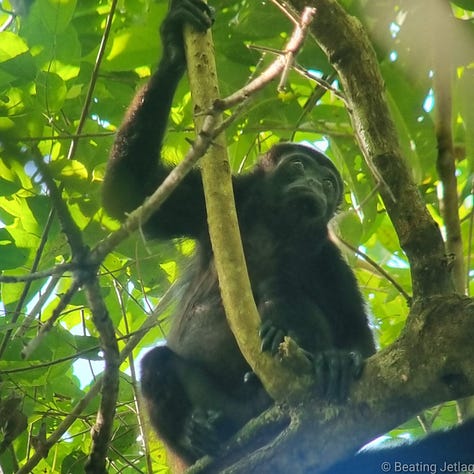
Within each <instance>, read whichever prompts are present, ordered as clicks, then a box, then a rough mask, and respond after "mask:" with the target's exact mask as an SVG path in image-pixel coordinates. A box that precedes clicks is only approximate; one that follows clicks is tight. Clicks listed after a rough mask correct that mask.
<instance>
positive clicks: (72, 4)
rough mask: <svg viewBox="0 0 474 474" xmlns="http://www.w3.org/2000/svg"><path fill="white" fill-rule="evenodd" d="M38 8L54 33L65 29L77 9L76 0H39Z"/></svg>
mask: <svg viewBox="0 0 474 474" xmlns="http://www.w3.org/2000/svg"><path fill="white" fill-rule="evenodd" d="M37 1H38V8H39V12H40V15H41V20H42V21H43V23H44V25H45V26H46V28H48V30H49V31H51V32H54V33H61V32H62V31H64V30H65V29H66V28H67V26H68V25H69V22H70V21H71V19H72V15H73V14H74V10H75V9H76V0H37Z"/></svg>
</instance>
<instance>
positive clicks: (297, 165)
mask: <svg viewBox="0 0 474 474" xmlns="http://www.w3.org/2000/svg"><path fill="white" fill-rule="evenodd" d="M290 168H291V171H294V172H297V173H304V164H303V162H302V161H300V160H294V161H291V162H290Z"/></svg>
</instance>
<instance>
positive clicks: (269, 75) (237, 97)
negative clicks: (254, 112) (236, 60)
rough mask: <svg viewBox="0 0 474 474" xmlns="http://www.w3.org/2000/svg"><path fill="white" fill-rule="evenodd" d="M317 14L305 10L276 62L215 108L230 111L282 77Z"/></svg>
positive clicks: (308, 9) (218, 102)
mask: <svg viewBox="0 0 474 474" xmlns="http://www.w3.org/2000/svg"><path fill="white" fill-rule="evenodd" d="M315 13H316V9H314V8H309V7H306V8H304V10H303V13H302V15H301V22H299V23H298V25H297V27H296V28H295V30H294V31H293V34H292V35H291V37H290V39H289V41H288V43H287V45H286V47H285V49H284V50H283V51H282V53H281V55H280V56H279V57H278V58H277V59H276V60H275V61H273V62H272V63H271V64H270V65H269V66H268V67H267V68H266V69H265V70H264V71H263V72H262V73H261V74H260V75H259V76H258V77H257V78H256V79H254V80H253V81H251V82H249V83H248V84H247V85H246V86H244V87H242V89H240V90H238V91H237V92H235V93H233V94H231V95H229V96H228V97H226V98H225V99H218V100H216V101H215V103H214V107H213V108H214V109H215V110H218V111H224V110H226V109H230V108H231V107H233V106H234V105H236V104H239V103H241V102H244V100H246V98H247V97H248V96H250V95H252V94H255V93H256V92H258V91H259V90H261V89H263V87H265V86H266V85H267V84H268V83H269V82H271V81H272V80H273V79H275V78H276V77H278V76H279V75H281V74H282V72H283V71H284V70H285V68H286V67H287V66H288V63H289V62H291V63H293V58H294V57H295V56H296V54H297V53H298V52H299V50H300V49H301V47H302V46H303V43H304V39H305V37H306V34H307V31H308V27H309V25H310V23H311V21H312V20H313V18H314V14H315Z"/></svg>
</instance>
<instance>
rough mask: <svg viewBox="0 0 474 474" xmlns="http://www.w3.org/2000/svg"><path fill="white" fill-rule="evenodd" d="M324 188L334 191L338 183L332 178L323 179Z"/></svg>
mask: <svg viewBox="0 0 474 474" xmlns="http://www.w3.org/2000/svg"><path fill="white" fill-rule="evenodd" d="M323 188H324V189H325V190H326V191H334V190H335V189H336V183H335V182H334V180H332V179H330V178H324V179H323Z"/></svg>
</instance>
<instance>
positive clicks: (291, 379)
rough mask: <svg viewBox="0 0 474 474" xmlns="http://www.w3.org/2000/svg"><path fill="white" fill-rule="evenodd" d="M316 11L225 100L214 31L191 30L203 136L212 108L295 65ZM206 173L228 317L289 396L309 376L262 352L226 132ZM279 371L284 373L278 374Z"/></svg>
mask: <svg viewBox="0 0 474 474" xmlns="http://www.w3.org/2000/svg"><path fill="white" fill-rule="evenodd" d="M313 13H314V12H313V11H312V9H306V10H305V11H304V13H303V15H302V21H301V24H300V25H298V27H297V28H296V29H295V32H294V34H293V35H292V36H291V38H290V40H289V42H288V44H287V47H286V48H285V50H284V52H283V54H282V55H281V56H280V57H279V58H278V59H277V60H276V61H275V62H274V63H272V64H271V65H270V66H269V67H268V68H267V69H266V70H265V71H264V72H263V73H262V74H261V75H260V76H259V78H258V79H257V80H255V81H252V82H251V83H250V84H248V85H247V86H245V87H244V88H243V89H241V90H240V91H238V92H237V93H235V94H233V95H232V96H230V97H228V98H226V99H224V100H218V97H219V92H218V84H217V73H216V67H215V60H214V53H213V46H212V37H211V33H210V32H209V31H208V32H207V33H206V34H201V33H196V32H194V31H192V30H191V29H189V30H186V31H185V39H186V46H187V64H188V75H189V82H190V89H191V94H192V97H193V103H194V113H195V117H196V122H197V126H196V128H197V130H199V131H201V132H200V134H202V126H203V125H202V122H203V113H204V112H206V111H209V110H211V109H212V107H214V110H215V111H216V112H218V111H219V110H220V109H225V108H228V107H231V106H233V105H236V104H238V103H242V102H243V101H245V100H246V99H247V98H248V96H249V95H250V94H252V93H255V92H256V91H258V90H260V89H261V88H262V87H263V86H264V85H265V84H267V83H268V82H269V81H271V80H272V79H273V78H275V77H276V76H277V75H278V74H283V73H284V72H285V70H286V69H287V68H288V67H289V66H291V65H292V64H293V61H294V56H295V54H296V53H297V52H298V50H299V49H300V48H301V46H302V44H303V39H304V32H305V30H306V28H307V26H308V24H309V22H310V20H311V19H312V14H313ZM216 117H217V114H216ZM216 120H218V122H217V128H219V123H220V121H219V119H217V118H216ZM202 176H203V184H204V192H205V196H206V208H207V215H208V225H209V234H210V238H211V242H212V247H213V252H214V257H215V259H214V261H215V265H216V270H217V274H218V277H219V286H220V290H221V294H222V300H223V303H224V307H225V311H226V316H227V320H228V322H229V325H230V327H231V329H232V332H233V333H234V335H235V337H236V340H237V343H238V345H239V348H240V350H241V351H242V354H243V355H244V357H245V359H246V360H247V361H248V363H249V364H250V366H251V367H252V370H254V371H255V372H256V374H257V375H258V376H259V378H260V379H261V380H262V383H263V385H264V386H265V389H266V390H267V391H268V393H269V394H270V395H271V396H272V397H273V398H274V399H276V400H282V399H284V398H287V397H288V386H289V384H290V383H291V385H292V386H293V387H292V388H293V389H294V390H292V392H298V390H301V389H303V391H305V390H307V381H306V379H304V378H303V379H302V380H301V384H302V386H298V384H299V382H300V381H299V380H297V379H296V378H295V376H294V373H293V372H292V371H291V370H288V369H285V368H284V367H281V365H280V364H278V362H277V361H275V359H274V358H273V357H271V356H270V355H269V354H266V353H262V351H261V350H260V339H259V337H258V328H259V325H260V318H259V317H258V312H257V308H256V306H255V302H254V300H253V296H252V290H251V287H250V281H249V278H248V274H247V268H246V264H245V259H244V253H243V248H242V242H241V240H240V232H239V227H238V222H237V213H236V210H235V203H234V199H233V192H232V182H231V170H230V166H229V162H228V158H227V153H226V143H225V138H224V136H223V135H222V134H221V135H219V136H217V137H216V138H215V139H214V141H213V143H212V146H211V148H210V149H209V151H208V152H207V154H206V155H205V157H204V159H203V161H202ZM277 372H278V374H279V377H274V374H275V373H277ZM303 387H304V388H303Z"/></svg>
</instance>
